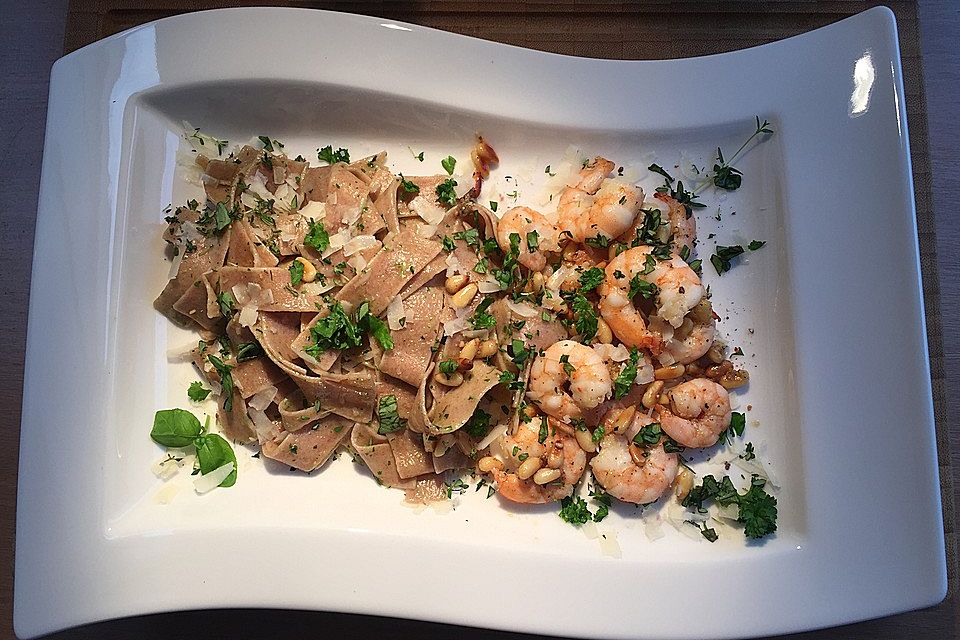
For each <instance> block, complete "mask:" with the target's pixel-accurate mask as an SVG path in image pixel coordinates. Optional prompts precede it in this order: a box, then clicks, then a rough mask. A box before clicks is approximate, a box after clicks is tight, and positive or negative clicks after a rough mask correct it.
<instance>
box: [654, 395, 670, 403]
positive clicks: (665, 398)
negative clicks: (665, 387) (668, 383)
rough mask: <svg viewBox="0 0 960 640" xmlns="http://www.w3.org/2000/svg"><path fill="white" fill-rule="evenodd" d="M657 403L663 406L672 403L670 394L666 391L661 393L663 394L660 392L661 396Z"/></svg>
mask: <svg viewBox="0 0 960 640" xmlns="http://www.w3.org/2000/svg"><path fill="white" fill-rule="evenodd" d="M657 403H658V404H662V405H663V406H667V405H669V404H670V396H668V395H667V394H665V393H661V394H660V398H659V399H658V400H657Z"/></svg>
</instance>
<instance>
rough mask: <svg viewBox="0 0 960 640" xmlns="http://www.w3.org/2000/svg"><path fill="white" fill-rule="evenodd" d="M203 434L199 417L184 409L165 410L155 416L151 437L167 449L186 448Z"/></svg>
mask: <svg viewBox="0 0 960 640" xmlns="http://www.w3.org/2000/svg"><path fill="white" fill-rule="evenodd" d="M201 433H203V428H202V427H201V426H200V421H199V420H197V417H196V416H195V415H193V414H192V413H190V412H189V411H185V410H184V409H163V410H161V411H157V413H156V414H155V415H154V416H153V429H151V430H150V437H151V438H153V441H154V442H156V443H157V444H162V445H163V446H165V447H186V446H189V445H191V444H193V441H194V440H195V439H196V438H197V437H198V436H199V435H200V434H201Z"/></svg>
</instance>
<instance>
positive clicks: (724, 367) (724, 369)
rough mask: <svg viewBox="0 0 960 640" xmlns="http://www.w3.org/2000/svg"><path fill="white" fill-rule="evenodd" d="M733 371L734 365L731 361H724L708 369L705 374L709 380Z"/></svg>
mask: <svg viewBox="0 0 960 640" xmlns="http://www.w3.org/2000/svg"><path fill="white" fill-rule="evenodd" d="M731 371H733V363H732V362H730V361H729V360H724V361H723V362H721V363H720V364H715V365H713V366H712V367H707V369H706V371H704V373H706V374H707V377H708V378H719V377H720V376H724V375H726V374H728V373H730V372H731Z"/></svg>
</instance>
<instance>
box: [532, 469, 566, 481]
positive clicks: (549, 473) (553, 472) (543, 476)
mask: <svg viewBox="0 0 960 640" xmlns="http://www.w3.org/2000/svg"><path fill="white" fill-rule="evenodd" d="M559 477H560V469H539V470H538V471H537V472H536V473H535V474H533V481H534V482H536V483H537V484H548V483H550V482H553V481H554V480H556V479H557V478H559Z"/></svg>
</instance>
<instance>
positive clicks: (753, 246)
mask: <svg viewBox="0 0 960 640" xmlns="http://www.w3.org/2000/svg"><path fill="white" fill-rule="evenodd" d="M765 244H767V241H766V240H751V241H750V244H748V245H747V249H750V251H756V250H757V249H759V248H760V247H762V246H763V245H765Z"/></svg>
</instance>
